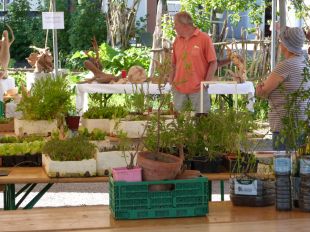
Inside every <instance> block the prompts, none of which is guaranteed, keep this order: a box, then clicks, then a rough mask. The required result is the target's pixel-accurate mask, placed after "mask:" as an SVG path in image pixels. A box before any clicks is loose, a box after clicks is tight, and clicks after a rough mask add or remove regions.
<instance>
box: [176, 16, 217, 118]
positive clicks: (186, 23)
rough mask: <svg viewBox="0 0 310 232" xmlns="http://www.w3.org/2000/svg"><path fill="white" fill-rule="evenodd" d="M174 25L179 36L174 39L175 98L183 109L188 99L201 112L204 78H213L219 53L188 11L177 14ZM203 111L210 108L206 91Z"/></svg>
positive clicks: (177, 105)
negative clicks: (201, 93) (201, 86)
mask: <svg viewBox="0 0 310 232" xmlns="http://www.w3.org/2000/svg"><path fill="white" fill-rule="evenodd" d="M174 28H175V30H176V33H177V37H176V39H175V41H174V43H173V55H172V65H173V72H172V74H171V76H170V84H172V86H173V88H172V92H173V102H174V107H175V109H176V110H177V111H180V110H181V109H182V107H183V106H184V104H185V103H186V102H187V101H190V102H191V104H192V108H193V110H195V111H196V112H197V113H198V112H201V110H200V82H201V81H210V80H212V77H213V76H214V73H215V71H216V69H217V61H216V53H215V49H214V46H213V43H212V40H211V38H210V37H209V36H208V35H207V34H206V33H204V32H201V31H200V30H199V29H198V28H196V27H195V26H194V25H193V19H192V17H191V16H190V14H188V13H187V12H179V13H177V14H176V15H175V16H174ZM204 93H205V95H204V107H203V111H204V112H208V111H209V109H210V97H209V95H208V94H207V91H204Z"/></svg>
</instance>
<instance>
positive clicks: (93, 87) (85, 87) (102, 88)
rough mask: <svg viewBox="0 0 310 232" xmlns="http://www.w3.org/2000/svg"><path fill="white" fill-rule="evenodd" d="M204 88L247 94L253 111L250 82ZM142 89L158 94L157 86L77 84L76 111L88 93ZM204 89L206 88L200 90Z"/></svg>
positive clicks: (84, 103)
mask: <svg viewBox="0 0 310 232" xmlns="http://www.w3.org/2000/svg"><path fill="white" fill-rule="evenodd" d="M202 85H204V86H205V87H206V86H207V85H208V93H209V94H247V95H248V100H249V103H248V104H247V108H248V109H249V110H250V111H254V108H253V104H254V102H255V99H254V94H255V89H254V85H253V83H252V82H250V81H247V82H245V83H242V84H227V83H216V84H215V83H208V82H202ZM137 87H138V88H139V89H140V88H141V87H142V88H143V91H144V92H145V93H149V94H159V90H158V85H157V84H148V83H143V84H138V85H132V84H77V85H76V109H77V110H78V111H80V114H82V113H83V112H85V111H86V110H87V109H88V99H87V96H88V93H119V94H124V93H127V94H130V93H133V92H135V91H136V88H137ZM170 89H171V86H170V85H169V84H167V85H165V87H164V88H163V89H162V92H163V93H168V92H169V91H170ZM202 89H206V88H202Z"/></svg>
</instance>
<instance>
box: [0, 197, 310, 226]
mask: <svg viewBox="0 0 310 232" xmlns="http://www.w3.org/2000/svg"><path fill="white" fill-rule="evenodd" d="M209 209H210V210H209V214H208V215H207V216H206V217H192V218H172V219H147V220H119V221H116V220H114V219H113V217H112V216H111V214H110V210H109V208H108V206H84V207H61V208H36V209H33V210H27V211H21V210H17V211H2V212H0V225H1V227H0V231H135V232H139V231H149V232H152V231H154V232H155V231H168V232H172V231H174V232H175V231H177V232H183V231H186V232H192V231H199V232H202V231H211V232H213V231H214V232H226V231H227V232H233V231H237V232H245V231H246V232H250V231H251V232H262V231H264V232H273V231H281V232H291V231H297V230H298V232H303V231H307V232H308V231H309V228H308V227H309V226H310V220H309V216H310V214H309V213H305V212H301V211H299V210H294V211H290V212H279V211H276V210H275V207H263V208H250V207H234V206H232V205H231V203H230V202H210V204H209Z"/></svg>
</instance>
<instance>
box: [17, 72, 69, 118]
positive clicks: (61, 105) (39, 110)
mask: <svg viewBox="0 0 310 232" xmlns="http://www.w3.org/2000/svg"><path fill="white" fill-rule="evenodd" d="M70 96H71V90H70V88H69V84H68V82H67V80H66V79H65V78H63V77H60V76H58V77H56V78H52V77H51V76H48V77H45V78H40V79H38V80H36V82H35V83H34V84H33V86H32V89H31V91H30V95H28V94H27V93H25V92H24V93H23V97H22V100H21V102H20V103H19V104H18V106H17V110H20V111H22V113H23V118H24V119H27V120H51V119H56V118H59V117H61V116H63V115H65V114H66V113H67V112H68V109H69V107H70V104H71V101H70Z"/></svg>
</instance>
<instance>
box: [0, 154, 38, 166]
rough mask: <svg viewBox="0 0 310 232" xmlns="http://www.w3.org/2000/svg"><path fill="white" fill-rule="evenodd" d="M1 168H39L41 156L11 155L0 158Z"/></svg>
mask: <svg viewBox="0 0 310 232" xmlns="http://www.w3.org/2000/svg"><path fill="white" fill-rule="evenodd" d="M1 160H2V162H1V166H2V167H15V166H18V167H41V166H42V154H41V153H38V154H34V155H30V154H25V155H11V156H1Z"/></svg>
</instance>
